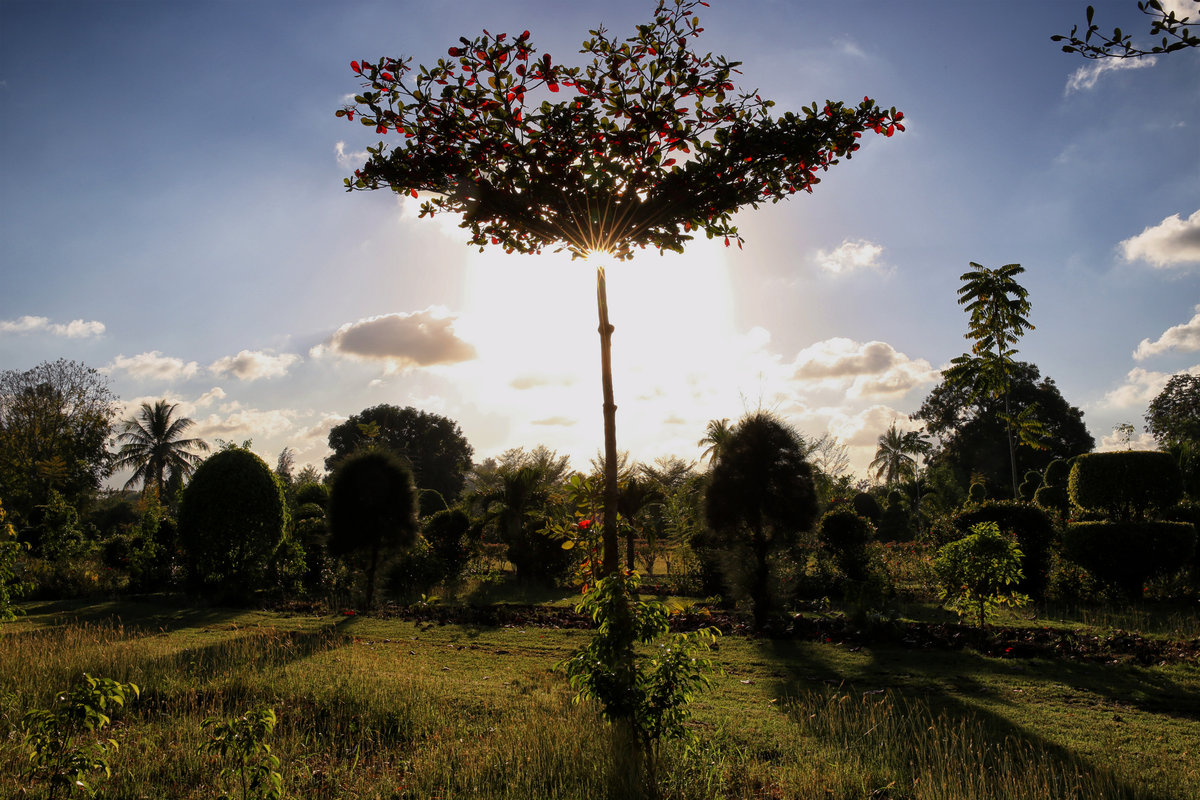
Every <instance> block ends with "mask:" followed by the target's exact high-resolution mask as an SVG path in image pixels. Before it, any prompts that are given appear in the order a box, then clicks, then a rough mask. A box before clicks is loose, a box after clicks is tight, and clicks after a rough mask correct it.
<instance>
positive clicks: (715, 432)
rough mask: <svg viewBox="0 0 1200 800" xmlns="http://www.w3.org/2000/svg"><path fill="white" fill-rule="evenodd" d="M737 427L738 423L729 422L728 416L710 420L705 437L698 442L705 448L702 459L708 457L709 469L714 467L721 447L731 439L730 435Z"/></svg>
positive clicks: (701, 455)
mask: <svg viewBox="0 0 1200 800" xmlns="http://www.w3.org/2000/svg"><path fill="white" fill-rule="evenodd" d="M736 427H737V426H736V425H730V424H729V419H728V418H725V419H710V420H709V421H708V427H707V428H705V430H704V438H703V439H701V440H700V441H698V442H696V444H697V445H699V446H700V447H703V448H704V452H702V453H701V454H700V460H701V461H703V460H704V459H706V458H707V459H708V468H709V469H712V466H713V464H715V463H717V458H719V457H720V455H721V449H722V448H723V447H724V446H725V443H726V442H728V441H729V437H730V436H732V435H733V431H734V428H736Z"/></svg>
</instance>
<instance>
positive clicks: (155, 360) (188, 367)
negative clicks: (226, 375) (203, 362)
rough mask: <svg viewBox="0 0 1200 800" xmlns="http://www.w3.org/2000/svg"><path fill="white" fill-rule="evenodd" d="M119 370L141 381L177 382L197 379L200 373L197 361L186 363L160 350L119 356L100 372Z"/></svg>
mask: <svg viewBox="0 0 1200 800" xmlns="http://www.w3.org/2000/svg"><path fill="white" fill-rule="evenodd" d="M118 370H121V371H124V372H126V373H128V374H129V376H130V377H133V378H137V379H139V380H158V381H175V380H187V379H188V378H193V377H195V376H196V375H197V374H198V373H199V372H200V365H199V364H197V363H196V362H195V361H186V362H185V361H184V360H183V359H182V358H172V357H170V356H164V355H163V354H162V353H161V352H159V351H158V350H151V351H150V352H148V353H140V354H138V355H136V356H125V355H118V356H117V357H116V358H114V359H113V360H112V362H110V363H109V364H108V366H105V367H103V368H101V370H100V371H101V372H105V373H112V372H117V371H118Z"/></svg>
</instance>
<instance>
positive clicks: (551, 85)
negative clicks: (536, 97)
mask: <svg viewBox="0 0 1200 800" xmlns="http://www.w3.org/2000/svg"><path fill="white" fill-rule="evenodd" d="M546 88H547V89H549V90H550V91H552V92H557V91H558V84H557V83H547V84H546Z"/></svg>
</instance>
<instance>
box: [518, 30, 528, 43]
mask: <svg viewBox="0 0 1200 800" xmlns="http://www.w3.org/2000/svg"><path fill="white" fill-rule="evenodd" d="M517 38H518V39H520V40H521V41H525V40H526V39H528V38H529V31H525V32H524V33H522V34H521V35H520V36H518V37H517Z"/></svg>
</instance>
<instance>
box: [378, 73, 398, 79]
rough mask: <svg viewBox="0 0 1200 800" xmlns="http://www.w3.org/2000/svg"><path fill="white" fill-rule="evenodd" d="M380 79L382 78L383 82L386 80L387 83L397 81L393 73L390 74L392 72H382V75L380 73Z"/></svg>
mask: <svg viewBox="0 0 1200 800" xmlns="http://www.w3.org/2000/svg"><path fill="white" fill-rule="evenodd" d="M379 77H380V78H382V79H383V80H385V81H394V80H396V79H395V78H393V77H392V73H390V72H381V73H379Z"/></svg>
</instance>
